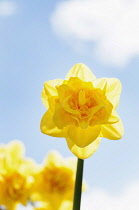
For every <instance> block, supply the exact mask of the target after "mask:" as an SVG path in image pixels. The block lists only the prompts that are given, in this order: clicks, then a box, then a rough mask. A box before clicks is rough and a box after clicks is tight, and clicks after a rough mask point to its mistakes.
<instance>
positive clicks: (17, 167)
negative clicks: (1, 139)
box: [0, 141, 36, 210]
mask: <svg viewBox="0 0 139 210" xmlns="http://www.w3.org/2000/svg"><path fill="white" fill-rule="evenodd" d="M35 171H36V166H35V164H34V162H33V161H32V160H30V159H25V158H24V145H23V144H22V143H21V142H19V141H12V142H10V143H9V144H7V145H0V205H4V206H5V207H6V210H15V209H16V207H17V205H18V204H23V205H26V204H27V202H28V198H29V195H30V189H31V187H32V183H33V176H32V173H34V172H35Z"/></svg>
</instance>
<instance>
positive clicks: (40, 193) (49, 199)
mask: <svg viewBox="0 0 139 210" xmlns="http://www.w3.org/2000/svg"><path fill="white" fill-rule="evenodd" d="M75 170H76V160H75V159H74V158H62V157H61V155H60V154H59V153H58V152H56V151H53V152H51V153H49V155H48V156H47V157H46V159H45V161H44V163H43V164H42V165H41V166H40V171H39V172H38V173H36V174H35V176H34V186H33V188H32V192H31V196H30V199H31V201H33V202H34V201H35V202H37V201H41V202H42V203H44V204H46V203H47V205H48V206H50V207H51V209H52V210H55V209H61V205H63V202H64V201H65V202H66V201H67V203H68V202H69V203H71V201H72V199H73V193H74V183H75ZM84 188H85V185H84Z"/></svg>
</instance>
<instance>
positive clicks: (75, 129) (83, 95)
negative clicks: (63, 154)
mask: <svg viewBox="0 0 139 210" xmlns="http://www.w3.org/2000/svg"><path fill="white" fill-rule="evenodd" d="M121 88H122V87H121V83H120V81H119V80H118V79H116V78H101V79H96V77H95V76H94V75H93V73H92V72H91V70H90V69H89V68H88V67H87V66H85V65H84V64H81V63H79V64H76V65H75V66H73V68H72V69H71V70H70V71H69V72H68V74H67V76H66V78H65V80H61V79H56V80H51V81H48V82H45V83H44V88H43V91H42V100H43V103H44V105H45V106H46V108H47V109H48V110H47V111H46V113H45V114H44V116H43V118H42V120H41V125H40V128H41V131H42V132H43V133H44V134H47V135H50V136H54V137H64V138H66V141H67V144H68V147H69V149H70V150H71V151H72V152H73V153H74V154H75V155H76V156H77V157H78V158H80V159H85V158H88V157H89V156H91V155H92V154H93V153H94V152H95V151H96V150H97V148H98V146H99V143H100V138H101V137H105V138H108V139H112V140H117V139H120V138H121V137H122V136H123V132H124V131H123V125H122V122H121V120H120V118H119V116H118V114H117V112H116V108H117V106H118V103H119V97H120V93H121Z"/></svg>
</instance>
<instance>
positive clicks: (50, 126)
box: [40, 110, 65, 137]
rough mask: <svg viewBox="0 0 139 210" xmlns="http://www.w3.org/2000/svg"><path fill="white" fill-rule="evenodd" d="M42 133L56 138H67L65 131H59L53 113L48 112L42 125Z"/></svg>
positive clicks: (43, 118)
mask: <svg viewBox="0 0 139 210" xmlns="http://www.w3.org/2000/svg"><path fill="white" fill-rule="evenodd" d="M40 129H41V132H42V133H44V134H47V135H50V136H54V137H65V132H64V131H65V130H64V129H62V130H60V129H58V128H57V127H56V126H55V124H54V123H53V121H52V112H51V111H50V110H48V111H47V112H46V113H45V114H44V116H43V117H42V120H41V124H40Z"/></svg>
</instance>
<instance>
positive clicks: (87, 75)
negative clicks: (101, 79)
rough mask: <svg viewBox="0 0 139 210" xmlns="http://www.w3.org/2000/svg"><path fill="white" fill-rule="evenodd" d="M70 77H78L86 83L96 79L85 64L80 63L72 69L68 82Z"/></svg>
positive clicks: (68, 74)
mask: <svg viewBox="0 0 139 210" xmlns="http://www.w3.org/2000/svg"><path fill="white" fill-rule="evenodd" d="M70 77H78V78H80V79H81V80H82V81H85V82H88V81H92V80H94V79H96V77H95V76H94V75H93V73H92V71H91V70H90V69H89V68H88V67H87V66H86V65H85V64H83V63H78V64H76V65H74V66H73V67H72V68H71V69H70V71H69V72H68V73H67V75H66V80H68V79H69V78H70Z"/></svg>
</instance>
